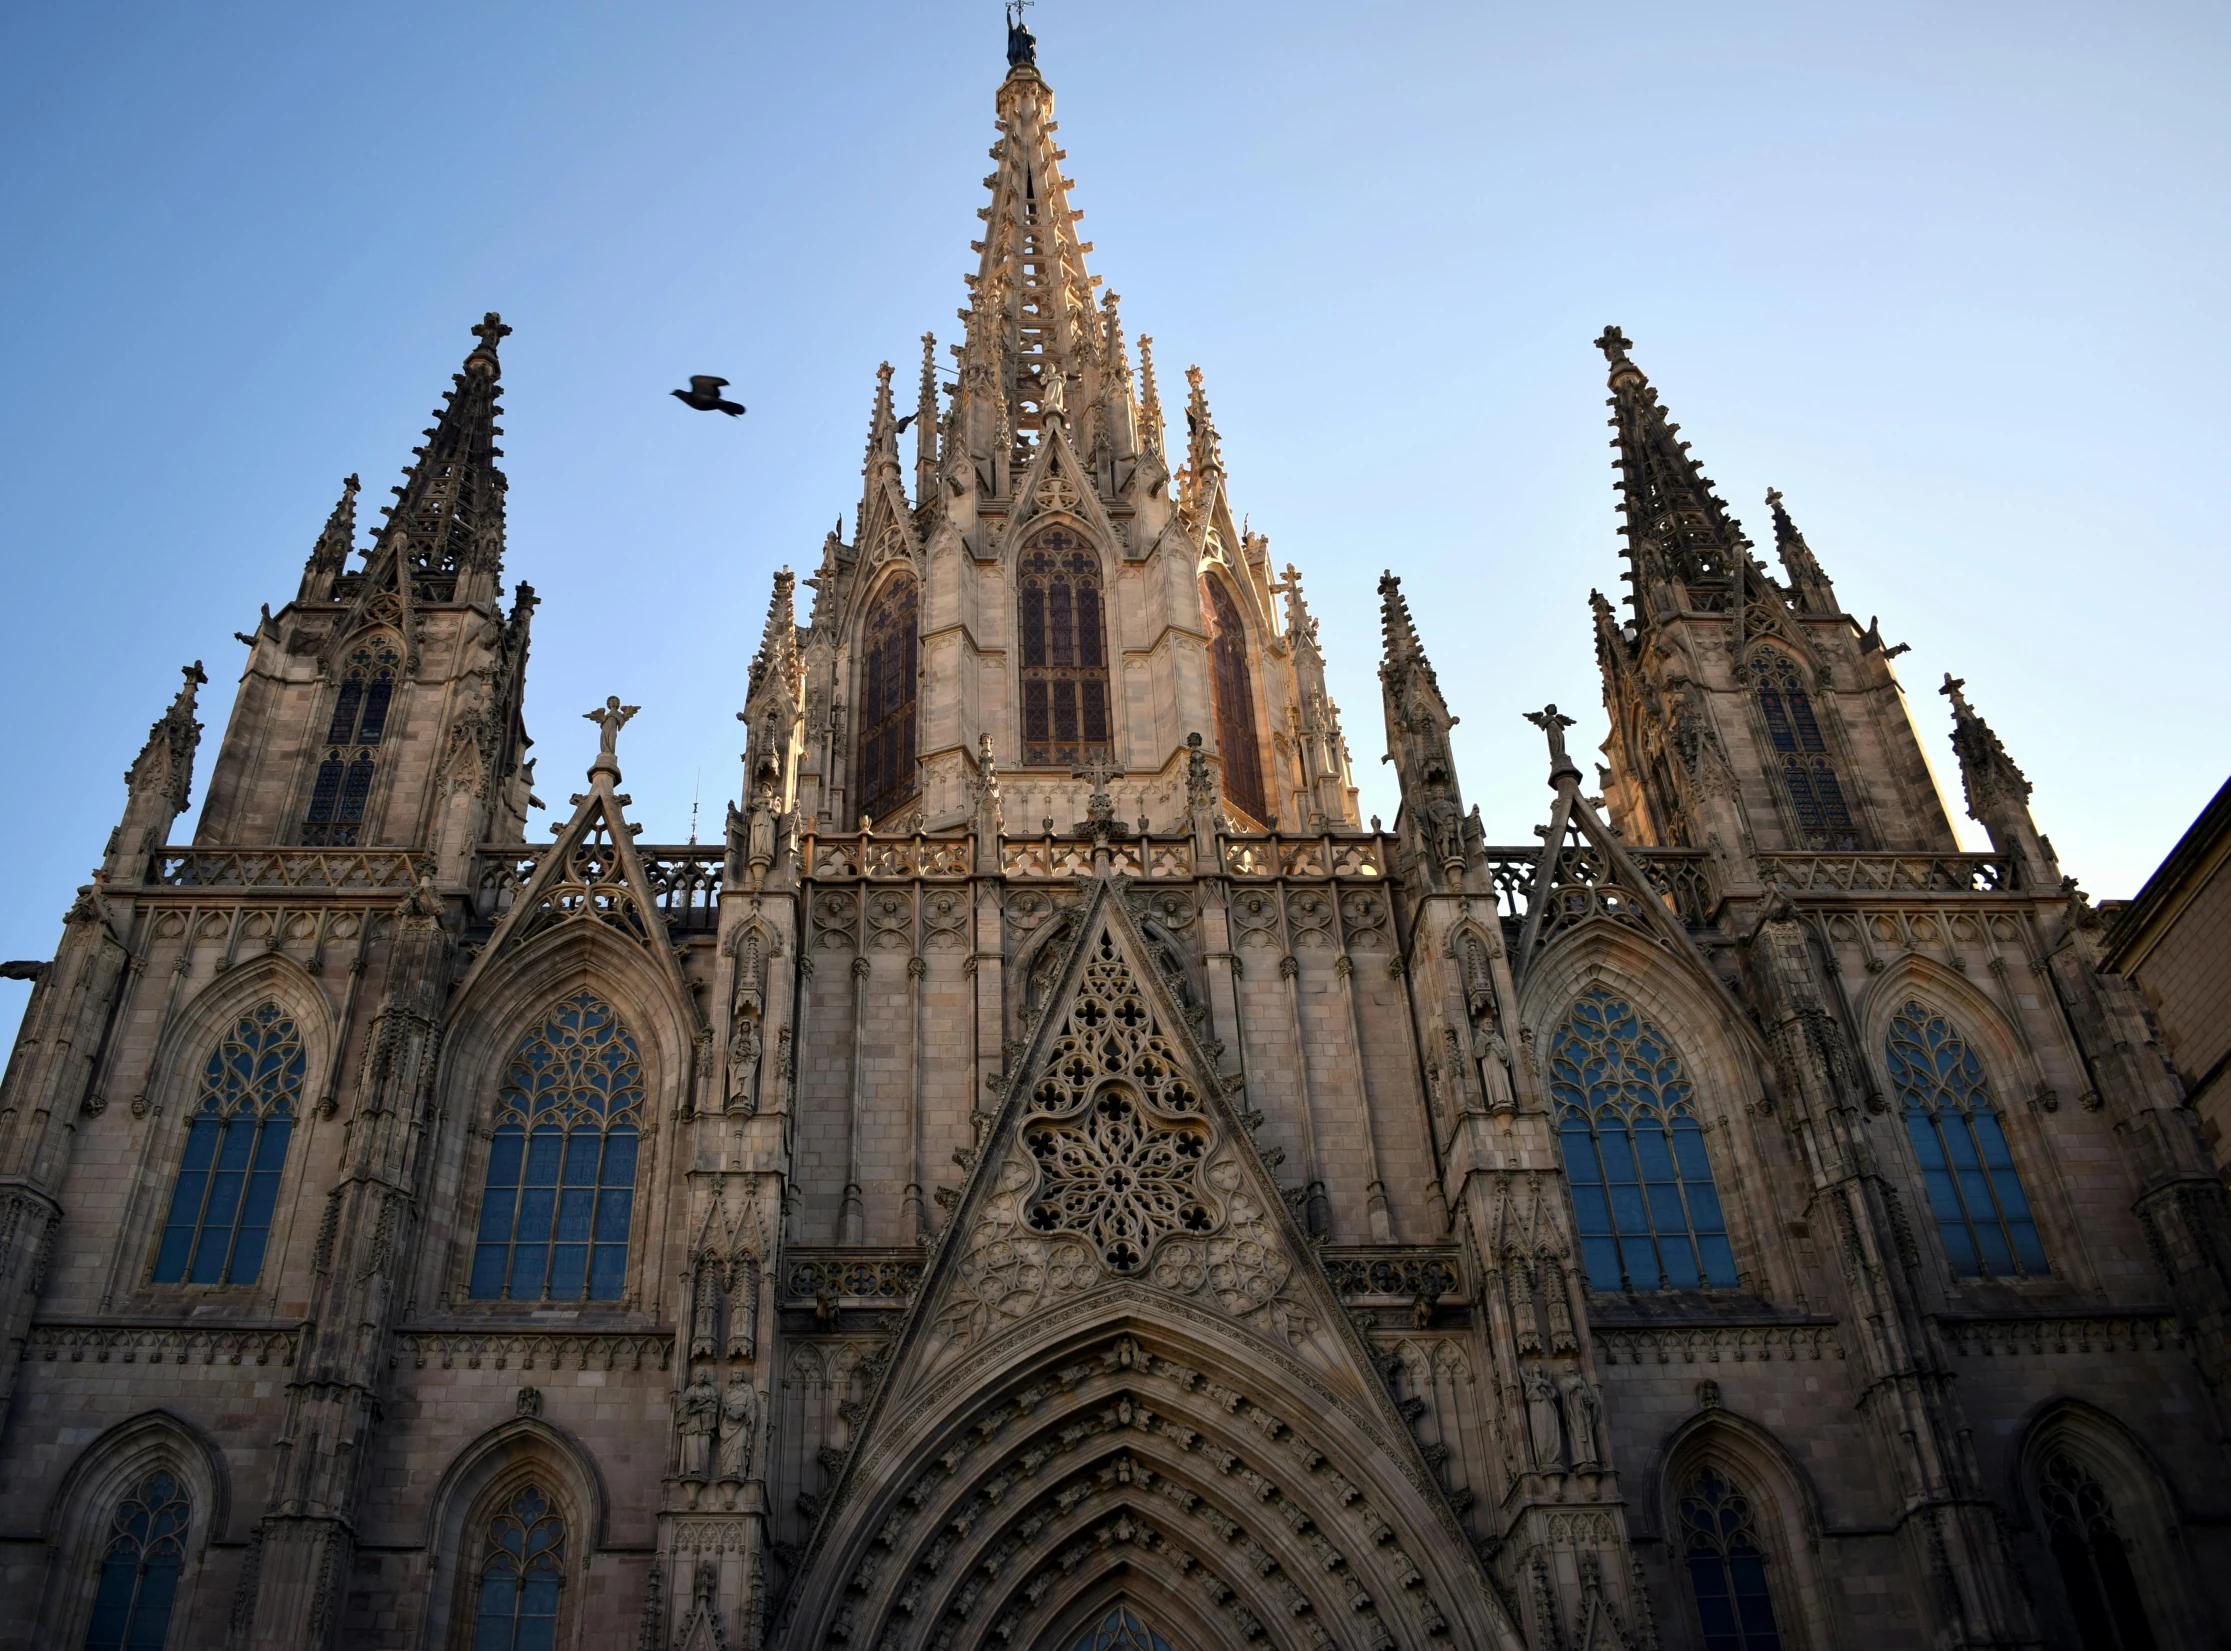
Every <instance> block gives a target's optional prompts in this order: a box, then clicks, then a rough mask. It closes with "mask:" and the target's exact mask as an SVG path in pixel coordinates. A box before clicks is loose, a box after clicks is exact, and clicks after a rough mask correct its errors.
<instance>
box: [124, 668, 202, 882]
mask: <svg viewBox="0 0 2231 1651" xmlns="http://www.w3.org/2000/svg"><path fill="white" fill-rule="evenodd" d="M184 675H185V678H186V680H185V681H184V682H182V683H180V684H179V687H178V692H177V694H176V695H175V696H174V697H173V698H172V700H171V702H170V708H169V709H168V710H166V711H165V712H164V713H163V714H162V715H161V716H159V717H157V718H156V719H155V724H154V726H153V727H151V728H149V729H148V730H147V743H146V744H145V745H142V746H141V747H140V748H139V755H138V756H136V757H134V758H133V759H132V766H131V767H129V768H127V769H126V770H124V789H125V797H124V817H123V819H122V820H121V821H120V822H118V824H117V827H116V830H115V831H114V832H112V833H111V834H110V836H109V840H108V854H107V856H106V862H107V863H106V864H105V866H104V867H103V872H104V874H105V875H106V877H107V878H108V880H109V881H110V882H111V883H136V882H138V881H139V880H140V879H141V877H142V876H143V875H145V872H146V868H147V857H148V856H149V855H151V854H153V853H154V852H155V851H156V850H157V849H159V848H161V847H162V846H163V843H164V841H165V840H166V839H167V838H168V837H169V835H170V828H171V824H172V822H173V821H175V820H176V819H177V818H178V816H179V815H181V814H183V813H184V812H185V811H186V805H187V804H188V803H189V802H190V801H192V800H193V783H194V753H195V752H196V751H197V750H198V749H200V746H201V724H200V723H199V722H198V721H196V720H195V718H194V696H195V694H196V692H197V691H198V690H199V689H200V688H201V686H202V684H204V683H205V682H207V681H208V680H209V678H208V676H207V675H206V674H204V673H203V671H202V668H201V661H200V660H198V659H197V660H195V661H194V662H193V663H192V664H191V665H188V666H186V667H185V669H184Z"/></svg>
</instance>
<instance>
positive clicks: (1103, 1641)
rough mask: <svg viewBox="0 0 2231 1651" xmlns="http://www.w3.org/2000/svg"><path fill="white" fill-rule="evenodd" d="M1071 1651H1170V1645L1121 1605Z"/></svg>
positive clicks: (1073, 1643)
mask: <svg viewBox="0 0 2231 1651" xmlns="http://www.w3.org/2000/svg"><path fill="white" fill-rule="evenodd" d="M1069 1651H1170V1642H1169V1641H1168V1640H1166V1639H1164V1638H1163V1637H1162V1636H1161V1635H1160V1634H1157V1633H1156V1632H1155V1631H1154V1630H1153V1629H1152V1628H1149V1627H1148V1626H1147V1625H1146V1624H1145V1623H1144V1622H1142V1621H1141V1620H1140V1619H1139V1618H1138V1617H1137V1616H1135V1615H1134V1614H1133V1613H1132V1611H1131V1609H1130V1607H1129V1606H1125V1605H1118V1606H1117V1607H1116V1608H1115V1609H1114V1610H1112V1611H1110V1612H1109V1613H1108V1614H1107V1615H1106V1616H1104V1617H1102V1618H1101V1619H1100V1620H1099V1621H1098V1622H1096V1623H1094V1624H1093V1625H1092V1626H1091V1627H1090V1628H1087V1629H1086V1630H1085V1631H1084V1632H1083V1633H1081V1634H1079V1635H1078V1636H1077V1637H1076V1639H1075V1640H1073V1641H1072V1642H1071V1643H1070V1646H1069Z"/></svg>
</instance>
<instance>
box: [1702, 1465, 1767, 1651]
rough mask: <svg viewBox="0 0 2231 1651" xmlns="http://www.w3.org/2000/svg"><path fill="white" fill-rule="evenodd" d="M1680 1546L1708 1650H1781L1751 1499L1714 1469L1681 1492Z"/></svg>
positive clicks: (1706, 1650)
mask: <svg viewBox="0 0 2231 1651" xmlns="http://www.w3.org/2000/svg"><path fill="white" fill-rule="evenodd" d="M1681 1552H1682V1557H1683V1559H1684V1560H1685V1561H1686V1562H1687V1564H1688V1569H1689V1591H1690V1593H1691V1594H1692V1595H1693V1596H1694V1597H1695V1599H1696V1610H1697V1621H1698V1624H1699V1625H1700V1626H1701V1627H1702V1628H1703V1630H1704V1651H1782V1635H1781V1630H1780V1629H1779V1628H1778V1627H1777V1626H1776V1625H1775V1622H1774V1596H1773V1591H1772V1589H1771V1588H1770V1587H1769V1586H1768V1585H1767V1576H1766V1555H1765V1554H1764V1553H1763V1552H1761V1551H1760V1548H1759V1542H1758V1530H1757V1527H1756V1526H1755V1525H1754V1524H1753V1523H1752V1519H1751V1504H1750V1502H1749V1500H1748V1499H1747V1498H1745V1496H1744V1495H1743V1493H1742V1492H1741V1491H1739V1490H1737V1489H1736V1488H1735V1487H1734V1486H1733V1485H1731V1484H1730V1483H1728V1481H1727V1480H1725V1479H1723V1478H1721V1477H1720V1475H1719V1474H1718V1472H1716V1471H1715V1470H1714V1469H1711V1468H1706V1469H1704V1470H1703V1471H1702V1472H1700V1473H1698V1474H1697V1476H1696V1477H1695V1478H1693V1479H1691V1480H1690V1481H1689V1484H1688V1488H1687V1489H1685V1490H1684V1491H1683V1492H1682V1493H1681Z"/></svg>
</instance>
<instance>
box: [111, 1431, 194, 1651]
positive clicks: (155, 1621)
mask: <svg viewBox="0 0 2231 1651" xmlns="http://www.w3.org/2000/svg"><path fill="white" fill-rule="evenodd" d="M191 1511H192V1510H191V1508H190V1507H189V1505H188V1503H187V1500H186V1491H185V1487H184V1486H182V1485H180V1484H179V1482H178V1481H177V1480H176V1479H174V1478H172V1477H171V1475H170V1474H168V1473H165V1472H161V1471H158V1472H155V1473H151V1474H149V1475H148V1476H147V1477H146V1478H145V1479H142V1480H141V1481H140V1482H139V1483H138V1484H137V1485H136V1486H134V1487H133V1488H132V1491H131V1493H130V1494H129V1495H127V1496H126V1497H125V1498H124V1500H123V1501H122V1502H121V1503H120V1504H118V1506H117V1509H116V1516H115V1517H114V1518H113V1519H111V1520H110V1521H109V1536H108V1547H107V1550H106V1551H105V1552H104V1553H103V1554H102V1555H101V1581H100V1586H99V1588H98V1590H97V1591H96V1592H95V1593H94V1595H93V1617H92V1621H91V1622H90V1623H88V1624H87V1626H86V1630H85V1651H162V1644H163V1640H164V1639H165V1637H166V1636H168V1634H169V1633H170V1609H171V1606H172V1604H173V1603H174V1602H175V1601H176V1600H177V1598H178V1573H179V1571H180V1569H181V1568H182V1567H183V1566H184V1565H185V1563H186V1521H187V1516H188V1514H189V1513H190V1512H191Z"/></svg>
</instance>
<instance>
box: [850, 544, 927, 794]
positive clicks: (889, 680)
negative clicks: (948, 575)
mask: <svg viewBox="0 0 2231 1651" xmlns="http://www.w3.org/2000/svg"><path fill="white" fill-rule="evenodd" d="M921 617H922V587H921V585H920V583H919V582H918V581H917V580H916V579H915V577H914V575H913V574H911V573H898V574H894V575H893V576H891V577H890V578H889V579H887V580H886V581H885V582H884V584H883V586H882V588H881V589H880V590H878V591H877V592H876V593H875V597H874V600H873V601H872V602H871V603H870V604H869V606H868V617H867V622H866V623H865V624H864V625H862V626H861V627H860V725H859V726H860V753H859V777H858V782H857V784H856V786H855V788H854V794H855V795H856V796H857V797H858V798H859V808H860V812H861V813H862V814H865V815H867V816H868V817H869V818H870V819H873V820H880V819H882V818H883V817H884V816H885V815H886V814H889V813H890V812H891V811H892V810H894V809H896V808H898V807H900V806H901V805H902V804H904V803H906V802H907V801H909V800H910V799H911V798H912V797H913V796H914V793H915V783H914V781H915V774H914V720H915V712H916V708H917V706H916V694H915V688H916V675H917V671H918V663H917V662H918V659H919V657H920V655H919V648H920V637H921Z"/></svg>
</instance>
